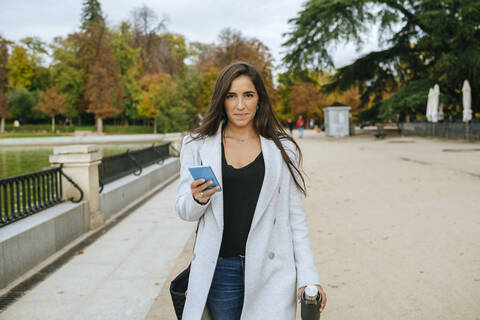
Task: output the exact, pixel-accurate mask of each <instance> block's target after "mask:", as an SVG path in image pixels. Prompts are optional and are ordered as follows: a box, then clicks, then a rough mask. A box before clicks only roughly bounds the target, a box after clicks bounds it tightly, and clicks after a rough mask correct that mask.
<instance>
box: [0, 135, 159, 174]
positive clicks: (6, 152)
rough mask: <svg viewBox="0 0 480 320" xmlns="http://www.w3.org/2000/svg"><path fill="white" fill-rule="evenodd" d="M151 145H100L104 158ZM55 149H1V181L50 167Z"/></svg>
mask: <svg viewBox="0 0 480 320" xmlns="http://www.w3.org/2000/svg"><path fill="white" fill-rule="evenodd" d="M151 145H152V144H151V143H136V144H115V145H98V147H99V149H100V150H101V152H102V155H103V156H109V155H113V154H117V153H122V152H125V151H127V150H130V151H132V150H138V149H143V148H147V147H150V146H151ZM52 154H53V147H52V146H50V147H3V146H2V147H0V179H1V178H6V177H11V176H17V175H20V174H24V173H29V172H33V171H38V170H42V169H45V168H49V167H50V162H49V161H48V157H49V156H50V155H52Z"/></svg>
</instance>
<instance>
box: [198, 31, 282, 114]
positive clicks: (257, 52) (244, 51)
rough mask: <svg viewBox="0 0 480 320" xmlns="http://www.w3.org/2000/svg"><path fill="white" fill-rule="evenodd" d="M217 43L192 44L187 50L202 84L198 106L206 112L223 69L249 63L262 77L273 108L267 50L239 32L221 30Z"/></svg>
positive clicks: (271, 76)
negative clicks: (192, 58) (200, 75)
mask: <svg viewBox="0 0 480 320" xmlns="http://www.w3.org/2000/svg"><path fill="white" fill-rule="evenodd" d="M218 39H219V42H218V43H217V44H202V43H198V42H197V43H192V44H191V48H190V51H191V53H192V55H193V57H194V62H195V65H196V66H197V68H198V69H199V70H200V73H201V74H202V78H203V84H202V86H201V92H200V103H201V105H202V108H204V109H206V107H207V106H208V101H209V99H210V97H211V94H212V92H213V87H214V84H215V79H216V77H217V75H218V73H219V72H220V70H222V69H223V68H224V67H226V66H227V65H229V64H231V63H233V62H237V61H246V62H249V63H251V64H252V65H253V66H255V67H256V69H257V70H258V71H259V72H260V74H261V75H262V78H263V80H264V83H265V87H266V89H267V92H268V94H269V96H270V97H271V98H272V99H273V101H272V103H273V104H274V105H275V99H274V98H275V91H274V85H273V75H272V73H273V58H272V55H271V54H270V50H269V49H268V47H267V46H266V45H265V44H263V43H262V42H261V41H260V40H258V39H256V38H247V37H244V36H243V35H242V34H241V32H240V31H235V30H232V29H228V28H227V29H224V30H222V31H221V32H220V34H219V37H218Z"/></svg>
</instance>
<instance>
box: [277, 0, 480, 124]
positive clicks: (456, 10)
mask: <svg viewBox="0 0 480 320" xmlns="http://www.w3.org/2000/svg"><path fill="white" fill-rule="evenodd" d="M289 23H290V24H292V25H293V30H292V31H291V32H288V33H287V34H286V36H287V41H286V42H285V43H284V46H285V47H286V48H287V50H288V52H287V54H286V55H285V57H284V62H285V63H286V64H287V65H288V66H289V67H290V68H291V69H292V70H301V69H305V68H316V69H325V68H333V67H334V65H333V59H332V56H331V51H330V50H329V48H331V46H332V45H335V44H338V43H341V42H352V41H353V42H355V43H356V44H357V45H358V46H359V47H360V46H361V45H362V44H363V43H364V42H365V40H366V39H367V37H369V35H370V34H369V30H370V29H371V28H372V26H373V25H377V26H378V27H379V41H380V43H382V44H383V45H384V47H383V48H382V49H380V50H378V51H374V52H370V53H368V54H366V55H364V56H362V57H360V58H358V59H357V60H355V61H354V62H353V63H352V64H350V65H347V66H344V67H341V68H339V69H338V70H337V71H336V73H335V74H334V78H333V81H332V82H331V83H330V84H328V85H325V86H324V89H325V90H327V91H335V90H347V89H348V88H351V87H354V86H355V85H358V87H359V92H360V94H361V101H362V104H363V105H364V106H366V105H368V104H372V105H375V104H377V103H380V102H381V101H382V100H383V98H384V96H385V94H388V93H391V92H395V91H397V90H398V88H402V87H406V86H407V85H408V84H410V83H411V86H412V88H413V87H415V88H417V89H418V90H420V92H417V93H418V94H419V95H421V96H422V97H423V98H422V99H420V100H423V103H421V101H420V102H419V100H418V99H415V101H416V102H417V103H416V104H415V106H412V105H411V104H409V103H408V101H406V100H405V99H409V95H407V94H405V93H406V92H411V90H410V89H405V90H403V91H399V96H398V97H397V98H396V103H400V105H402V106H403V107H402V108H400V107H397V108H391V104H389V103H381V104H380V107H379V110H380V114H381V115H382V117H383V118H384V119H394V118H395V114H393V113H392V112H397V113H398V112H402V113H405V112H407V113H424V112H425V107H426V101H427V95H428V88H426V87H425V83H426V82H428V81H430V83H435V82H436V83H439V85H440V89H441V91H442V92H443V93H444V99H445V100H444V101H443V102H445V103H447V111H446V113H447V114H450V115H453V116H455V110H456V109H457V106H458V105H460V104H461V94H460V89H461V86H462V83H463V81H464V80H465V79H468V80H469V81H470V84H471V86H472V106H473V108H474V110H475V111H476V112H480V109H479V106H478V104H479V103H480V78H479V77H478V74H479V72H480V64H479V63H478V62H479V61H480V29H479V28H478V25H479V23H480V2H479V1H477V0H309V1H307V2H306V3H305V5H304V8H303V10H302V11H301V12H300V13H299V14H298V16H297V17H295V18H293V19H291V20H290V21H289ZM413 81H415V82H416V84H415V82H413ZM400 95H401V96H402V97H404V99H402V101H400V100H399V99H400ZM390 101H393V100H390Z"/></svg>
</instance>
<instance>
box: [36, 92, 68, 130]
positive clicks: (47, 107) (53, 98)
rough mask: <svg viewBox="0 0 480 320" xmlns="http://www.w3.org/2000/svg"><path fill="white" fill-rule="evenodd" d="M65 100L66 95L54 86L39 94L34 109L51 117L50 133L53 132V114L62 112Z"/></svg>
mask: <svg viewBox="0 0 480 320" xmlns="http://www.w3.org/2000/svg"><path fill="white" fill-rule="evenodd" d="M66 100H67V97H66V95H64V94H62V93H60V92H59V91H58V89H57V88H55V87H52V88H49V89H47V90H45V91H43V92H40V94H39V99H38V103H37V106H36V109H37V110H40V111H41V112H43V113H45V114H46V115H48V116H49V117H50V118H51V119H52V133H55V116H56V115H57V114H61V113H63V112H64V110H65V101H66Z"/></svg>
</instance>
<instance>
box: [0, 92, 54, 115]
mask: <svg viewBox="0 0 480 320" xmlns="http://www.w3.org/2000/svg"><path fill="white" fill-rule="evenodd" d="M37 101H38V96H37V94H36V92H31V91H28V90H27V89H24V88H14V89H12V90H10V91H9V93H8V110H9V115H10V117H12V118H13V119H17V120H21V121H22V122H30V123H31V122H34V121H36V120H44V119H45V118H46V117H45V115H44V114H43V113H41V112H40V111H36V110H35V106H36V105H37Z"/></svg>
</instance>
